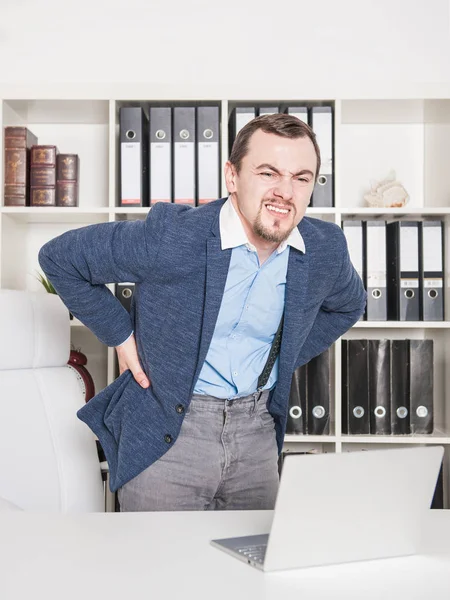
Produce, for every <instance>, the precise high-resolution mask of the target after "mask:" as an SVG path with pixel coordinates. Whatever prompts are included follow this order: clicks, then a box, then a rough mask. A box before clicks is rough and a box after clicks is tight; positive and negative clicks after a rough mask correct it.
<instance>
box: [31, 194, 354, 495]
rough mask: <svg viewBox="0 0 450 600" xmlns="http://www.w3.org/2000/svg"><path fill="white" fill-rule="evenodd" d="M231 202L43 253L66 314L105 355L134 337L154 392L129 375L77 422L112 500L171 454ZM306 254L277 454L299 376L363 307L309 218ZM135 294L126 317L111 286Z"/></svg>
mask: <svg viewBox="0 0 450 600" xmlns="http://www.w3.org/2000/svg"><path fill="white" fill-rule="evenodd" d="M224 202H225V199H221V200H217V201H215V202H211V203H209V204H206V205H204V206H202V207H198V208H192V207H189V206H186V205H181V204H166V203H158V204H156V205H155V206H154V207H153V208H152V210H151V211H149V213H148V215H147V217H146V219H145V220H139V219H138V220H136V221H118V222H114V223H101V224H94V225H89V226H86V227H82V228H79V229H75V230H71V231H68V232H66V233H64V234H62V235H60V236H58V237H56V238H54V239H53V240H50V241H49V242H48V243H47V244H45V245H44V246H43V247H42V248H41V250H40V252H39V263H40V265H41V267H42V269H43V271H44V272H45V273H46V275H47V277H48V278H49V280H50V281H51V282H52V284H53V285H54V287H55V289H56V291H57V293H58V294H59V295H60V297H61V298H62V300H63V302H64V303H65V305H66V306H67V308H68V309H69V310H70V311H71V312H72V313H73V315H74V316H75V317H77V318H78V319H80V320H81V321H82V322H83V323H84V324H85V325H86V326H87V327H88V328H89V329H91V330H92V332H93V333H94V334H95V335H96V336H97V337H98V339H99V340H100V341H101V342H103V343H104V344H106V345H108V346H117V345H119V344H121V343H122V342H123V341H124V340H125V339H126V338H127V337H128V336H129V335H130V333H131V332H132V330H133V329H134V331H135V336H136V343H137V348H138V354H139V358H140V361H141V364H142V367H143V369H144V371H145V373H146V374H147V375H148V376H149V378H150V382H151V385H150V387H149V388H147V389H144V388H142V387H141V386H140V385H139V384H138V383H137V382H136V381H135V379H134V377H133V376H132V374H131V372H130V371H129V370H127V371H125V372H124V373H122V375H120V376H119V377H118V378H117V379H116V380H115V381H114V382H113V383H111V384H110V385H108V386H107V387H106V388H105V389H103V390H101V391H100V392H99V393H98V394H97V395H96V396H95V397H94V398H92V399H91V400H90V401H89V402H88V403H87V404H86V405H85V406H84V407H83V408H81V409H80V410H79V412H78V413H77V414H78V417H79V418H80V419H81V420H82V421H84V422H85V423H86V424H87V425H88V426H89V427H90V428H91V429H92V431H94V433H95V434H96V435H97V436H98V438H99V440H100V443H101V445H102V447H103V450H104V452H105V455H106V458H107V461H108V464H109V468H110V488H111V490H112V491H116V490H117V489H118V488H119V487H121V486H122V485H123V484H125V483H126V482H127V481H129V480H130V479H132V478H133V477H135V476H136V475H138V474H139V473H140V472H141V471H143V470H144V469H145V468H147V467H148V466H149V465H151V464H152V463H153V462H154V461H156V460H158V458H160V457H161V456H162V455H163V454H164V453H165V452H167V450H169V448H171V447H172V445H173V444H175V443H176V440H177V436H178V434H179V431H180V428H181V425H182V422H183V418H184V414H185V410H186V407H187V406H188V405H189V403H190V400H191V397H192V393H193V389H194V385H195V383H196V381H197V378H198V376H199V373H200V370H201V367H202V364H203V362H204V360H205V357H206V354H207V351H208V347H209V344H210V342H211V338H212V335H213V332H214V327H215V323H216V320H217V316H218V313H219V308H220V304H221V300H222V296H223V292H224V288H225V281H226V278H227V273H228V267H229V263H230V257H231V252H232V251H231V250H221V245H220V230H219V212H220V209H221V207H222V205H223V203H224ZM298 228H299V230H300V233H301V234H302V236H303V239H304V241H305V246H306V253H302V252H301V251H298V250H296V249H294V248H292V247H290V248H289V262H288V271H287V281H286V296H285V321H284V331H283V337H282V343H281V350H280V361H279V375H278V382H277V385H276V387H275V388H274V389H273V390H272V392H271V393H270V395H269V399H268V409H269V411H270V413H271V414H272V416H273V418H274V420H275V426H276V434H277V443H278V449H279V451H280V452H281V449H282V445H283V438H284V433H285V429H286V420H287V411H288V402H289V391H290V385H291V378H292V374H293V371H294V370H295V369H296V368H297V367H299V366H300V365H303V364H304V363H307V362H308V361H309V360H310V359H311V358H313V357H314V356H317V355H318V354H320V353H321V352H323V351H324V350H325V349H326V348H328V347H329V346H330V345H331V344H332V343H333V342H334V341H335V340H337V339H338V338H339V337H340V336H341V335H342V334H344V333H345V332H346V331H347V330H348V329H349V328H350V327H351V326H352V325H353V324H354V323H355V322H356V321H357V320H358V319H359V317H360V316H361V314H362V313H363V311H364V307H365V302H366V293H365V291H364V288H363V285H362V282H361V279H360V278H359V276H358V275H357V273H356V271H355V269H354V268H353V266H352V264H351V262H350V258H349V254H348V250H347V245H346V240H345V237H344V234H343V232H342V230H341V229H340V228H339V227H338V226H337V225H335V224H333V223H329V222H326V221H321V220H319V219H312V218H308V217H304V218H303V219H302V221H301V222H300V223H299V225H298ZM115 282H116V283H117V282H135V283H136V287H135V294H134V302H133V305H132V309H131V313H130V314H129V313H128V312H127V311H126V310H125V308H123V306H122V305H121V304H120V302H119V301H118V300H117V298H115V296H114V295H113V294H112V293H111V292H110V290H109V289H108V288H107V287H106V286H105V285H104V284H106V283H115Z"/></svg>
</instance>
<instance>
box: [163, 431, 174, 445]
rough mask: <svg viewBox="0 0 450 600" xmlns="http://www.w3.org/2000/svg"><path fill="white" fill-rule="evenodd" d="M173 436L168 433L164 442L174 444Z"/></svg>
mask: <svg viewBox="0 0 450 600" xmlns="http://www.w3.org/2000/svg"><path fill="white" fill-rule="evenodd" d="M172 440H173V438H172V436H171V435H170V434H169V433H166V435H165V436H164V441H165V442H167V443H168V444H170V443H172Z"/></svg>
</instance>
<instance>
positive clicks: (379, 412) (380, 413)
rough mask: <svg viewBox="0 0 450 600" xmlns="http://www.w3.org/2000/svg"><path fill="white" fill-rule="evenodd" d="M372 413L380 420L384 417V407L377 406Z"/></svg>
mask: <svg viewBox="0 0 450 600" xmlns="http://www.w3.org/2000/svg"><path fill="white" fill-rule="evenodd" d="M374 412H375V416H376V417H380V418H382V417H385V416H386V409H385V408H384V406H377V407H376V409H375V411H374Z"/></svg>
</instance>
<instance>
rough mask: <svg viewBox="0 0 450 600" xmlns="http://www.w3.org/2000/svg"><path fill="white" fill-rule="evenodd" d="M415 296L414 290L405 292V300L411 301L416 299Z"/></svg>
mask: <svg viewBox="0 0 450 600" xmlns="http://www.w3.org/2000/svg"><path fill="white" fill-rule="evenodd" d="M414 296H415V294H414V290H411V289H410V290H405V298H408V300H411V298H414Z"/></svg>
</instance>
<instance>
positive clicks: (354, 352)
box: [342, 339, 434, 435]
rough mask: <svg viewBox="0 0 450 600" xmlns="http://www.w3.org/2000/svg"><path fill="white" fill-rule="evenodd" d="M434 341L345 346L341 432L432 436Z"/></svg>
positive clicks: (346, 342)
mask: <svg viewBox="0 0 450 600" xmlns="http://www.w3.org/2000/svg"><path fill="white" fill-rule="evenodd" d="M433 365H434V361H433V340H430V339H422V340H408V339H404V340H386V339H385V340H367V339H361V340H343V341H342V432H343V433H348V434H353V435H365V434H379V435H391V434H392V435H408V434H423V435H426V434H432V433H433V427H434V398H433V396H434V394H433Z"/></svg>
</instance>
